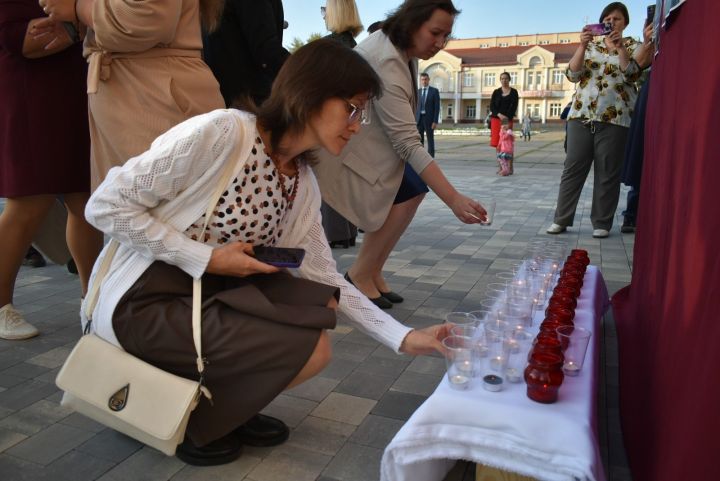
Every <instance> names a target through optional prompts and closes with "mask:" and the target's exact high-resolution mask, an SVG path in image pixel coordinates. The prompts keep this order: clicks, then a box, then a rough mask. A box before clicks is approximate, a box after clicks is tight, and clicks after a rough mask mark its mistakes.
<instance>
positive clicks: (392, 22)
mask: <svg viewBox="0 0 720 481" xmlns="http://www.w3.org/2000/svg"><path fill="white" fill-rule="evenodd" d="M435 10H444V11H445V12H447V13H449V14H450V15H452V16H453V17H454V16H455V15H457V14H459V13H460V10H458V9H457V8H455V5H453V3H452V1H451V0H405V1H404V2H403V3H402V5H400V6H399V7H398V8H397V9H396V10H395V11H393V12H391V13H390V16H388V18H386V19H385V21H384V22H383V26H382V31H383V32H384V33H385V35H387V36H388V37H389V38H390V41H391V42H392V43H393V45H395V46H396V47H397V48H399V49H400V50H407V49H409V48H410V47H412V46H413V45H412V37H413V35H415V32H417V31H418V29H420V27H421V26H422V24H423V23H425V22H427V21H428V20H429V19H430V17H432V14H433V13H434V12H435Z"/></svg>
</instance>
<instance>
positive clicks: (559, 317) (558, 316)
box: [545, 307, 575, 326]
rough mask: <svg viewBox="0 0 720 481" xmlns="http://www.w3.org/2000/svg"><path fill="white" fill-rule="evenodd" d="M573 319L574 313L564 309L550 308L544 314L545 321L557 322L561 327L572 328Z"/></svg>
mask: <svg viewBox="0 0 720 481" xmlns="http://www.w3.org/2000/svg"><path fill="white" fill-rule="evenodd" d="M573 319H575V311H574V310H572V309H567V308H565V307H552V308H550V310H549V311H548V312H546V313H545V320H546V321H548V322H557V323H558V324H562V325H563V326H572V325H573Z"/></svg>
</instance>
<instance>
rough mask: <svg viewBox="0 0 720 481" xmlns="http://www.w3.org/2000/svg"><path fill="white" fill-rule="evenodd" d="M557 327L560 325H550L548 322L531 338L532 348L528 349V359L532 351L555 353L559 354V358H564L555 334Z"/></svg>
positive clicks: (558, 339) (560, 344)
mask: <svg viewBox="0 0 720 481" xmlns="http://www.w3.org/2000/svg"><path fill="white" fill-rule="evenodd" d="M543 324H545V323H543ZM558 327H560V326H552V327H551V325H550V324H545V326H544V328H542V330H541V331H540V333H539V334H538V335H537V337H536V338H535V339H534V340H533V346H532V349H530V352H529V353H528V361H529V360H530V358H531V357H532V355H533V353H536V352H549V353H552V354H555V355H556V356H560V358H561V359H564V356H563V347H562V343H561V342H560V338H559V337H558V335H557V328H558Z"/></svg>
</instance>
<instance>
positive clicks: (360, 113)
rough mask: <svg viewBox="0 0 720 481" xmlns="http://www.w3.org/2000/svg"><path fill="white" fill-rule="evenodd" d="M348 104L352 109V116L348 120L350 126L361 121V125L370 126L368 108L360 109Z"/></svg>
mask: <svg viewBox="0 0 720 481" xmlns="http://www.w3.org/2000/svg"><path fill="white" fill-rule="evenodd" d="M346 102H347V104H348V106H349V107H350V115H348V119H347V123H348V125H352V124H354V123H355V122H357V121H358V120H359V121H360V125H368V124H369V123H370V115H369V113H368V109H367V106H365V107H364V108H360V107H358V106H357V105H355V104H353V103H351V102H348V101H347V100H346Z"/></svg>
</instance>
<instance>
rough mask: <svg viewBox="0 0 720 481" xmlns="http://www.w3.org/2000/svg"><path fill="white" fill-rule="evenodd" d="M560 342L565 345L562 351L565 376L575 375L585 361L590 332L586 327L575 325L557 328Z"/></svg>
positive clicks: (578, 372)
mask: <svg viewBox="0 0 720 481" xmlns="http://www.w3.org/2000/svg"><path fill="white" fill-rule="evenodd" d="M557 335H558V338H559V339H560V343H561V344H563V345H565V346H566V347H565V351H564V352H563V356H564V358H565V359H564V361H563V372H564V373H565V374H566V375H567V376H577V375H578V374H580V370H581V369H582V367H583V364H584V363H585V354H586V352H587V347H588V344H589V343H590V337H591V335H592V333H591V332H590V331H588V330H587V329H584V328H582V327H575V326H562V327H558V328H557Z"/></svg>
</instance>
